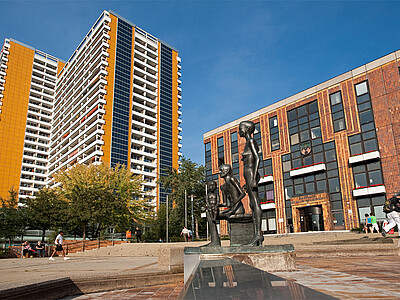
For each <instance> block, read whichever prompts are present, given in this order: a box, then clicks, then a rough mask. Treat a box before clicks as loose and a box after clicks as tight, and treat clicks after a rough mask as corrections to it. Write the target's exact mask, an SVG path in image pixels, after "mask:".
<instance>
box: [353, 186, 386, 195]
mask: <svg viewBox="0 0 400 300" xmlns="http://www.w3.org/2000/svg"><path fill="white" fill-rule="evenodd" d="M375 194H386V189H385V186H384V185H377V186H368V187H360V188H356V189H354V190H353V196H354V197H362V196H368V195H375Z"/></svg>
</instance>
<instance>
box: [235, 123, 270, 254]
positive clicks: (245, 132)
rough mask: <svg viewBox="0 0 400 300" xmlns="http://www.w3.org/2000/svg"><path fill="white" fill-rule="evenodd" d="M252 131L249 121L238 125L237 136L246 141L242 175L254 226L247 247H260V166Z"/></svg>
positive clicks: (261, 240)
mask: <svg viewBox="0 0 400 300" xmlns="http://www.w3.org/2000/svg"><path fill="white" fill-rule="evenodd" d="M254 130H255V125H254V123H253V122H251V121H243V122H241V123H240V124H239V135H240V136H241V137H244V138H245V139H246V145H245V147H244V151H243V153H242V161H243V162H244V171H243V175H244V179H245V180H246V192H247V194H248V195H249V200H250V208H251V211H252V216H253V226H254V237H253V239H252V240H251V241H250V242H249V243H248V244H247V245H249V246H257V245H259V246H261V245H262V242H263V241H264V236H263V234H262V231H261V217H262V210H261V204H260V199H259V198H258V182H259V180H260V175H259V174H258V167H259V165H260V158H259V156H258V145H257V142H256V140H255V139H254V137H253V134H254Z"/></svg>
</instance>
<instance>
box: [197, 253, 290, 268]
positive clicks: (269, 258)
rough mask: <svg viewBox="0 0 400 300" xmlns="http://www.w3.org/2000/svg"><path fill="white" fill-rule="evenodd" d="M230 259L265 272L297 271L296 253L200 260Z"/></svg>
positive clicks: (228, 256) (256, 254) (210, 256)
mask: <svg viewBox="0 0 400 300" xmlns="http://www.w3.org/2000/svg"><path fill="white" fill-rule="evenodd" d="M217 258H222V259H224V258H230V259H233V260H236V261H239V262H242V263H245V264H246V265H249V266H252V267H255V268H257V269H260V270H263V271H265V272H278V271H296V270H297V269H296V253H295V252H283V253H242V254H238V253H234V254H223V255H221V256H220V255H218V256H215V255H201V256H200V259H201V260H205V259H217Z"/></svg>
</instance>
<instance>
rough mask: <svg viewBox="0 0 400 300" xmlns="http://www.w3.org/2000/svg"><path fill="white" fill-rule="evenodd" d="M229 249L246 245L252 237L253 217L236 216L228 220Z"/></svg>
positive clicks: (249, 215) (248, 215)
mask: <svg viewBox="0 0 400 300" xmlns="http://www.w3.org/2000/svg"><path fill="white" fill-rule="evenodd" d="M228 222H229V227H230V230H229V236H230V242H231V247H237V246H241V245H245V244H248V243H249V242H250V241H251V239H252V238H253V236H254V225H253V217H252V215H251V214H242V215H239V214H236V215H233V216H231V217H230V218H229V219H228Z"/></svg>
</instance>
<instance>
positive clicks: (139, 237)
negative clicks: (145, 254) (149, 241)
mask: <svg viewBox="0 0 400 300" xmlns="http://www.w3.org/2000/svg"><path fill="white" fill-rule="evenodd" d="M135 235H136V242H138V243H140V242H141V241H142V231H141V230H140V228H139V227H136V229H135Z"/></svg>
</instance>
